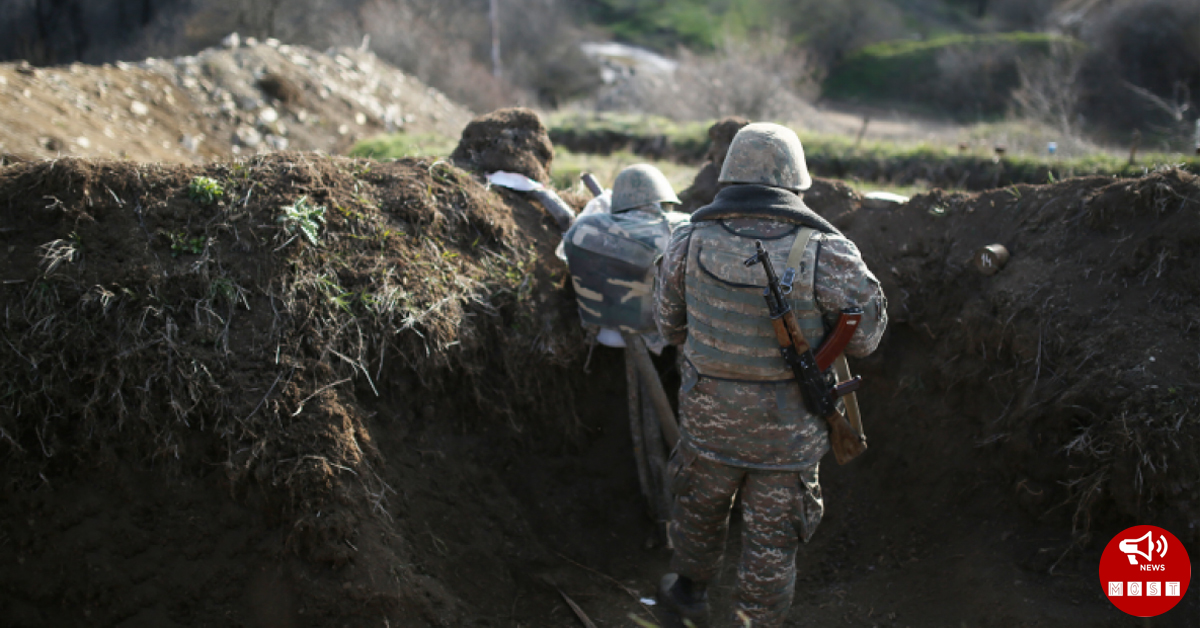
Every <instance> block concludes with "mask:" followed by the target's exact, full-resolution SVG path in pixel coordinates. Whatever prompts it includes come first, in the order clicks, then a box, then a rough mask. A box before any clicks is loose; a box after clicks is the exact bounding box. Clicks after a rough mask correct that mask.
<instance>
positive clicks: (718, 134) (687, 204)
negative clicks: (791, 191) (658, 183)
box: [679, 116, 750, 214]
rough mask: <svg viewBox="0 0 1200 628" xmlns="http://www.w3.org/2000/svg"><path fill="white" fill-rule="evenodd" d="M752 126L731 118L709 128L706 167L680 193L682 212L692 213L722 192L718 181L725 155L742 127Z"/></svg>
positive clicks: (740, 118)
mask: <svg viewBox="0 0 1200 628" xmlns="http://www.w3.org/2000/svg"><path fill="white" fill-rule="evenodd" d="M747 124H750V121H749V120H747V119H746V118H742V117H739V116H729V117H727V118H723V119H721V120H718V121H716V122H715V123H713V125H712V126H710V127H708V152H707V153H706V154H705V155H704V158H705V162H704V165H702V166H700V171H699V172H697V173H696V178H695V180H693V181H692V184H691V185H690V186H688V188H687V189H686V190H684V191H682V192H680V193H679V198H680V200H682V201H683V203H682V204H681V205H680V211H684V212H687V213H689V214H690V213H692V212H694V211H696V210H697V209H700V208H701V207H704V206H705V205H708V204H709V203H711V202H712V200H713V198H714V197H716V195H717V192H719V191H720V189H721V188H720V185H719V184H718V183H717V179H718V178H719V177H720V176H721V167H722V166H723V165H725V154H726V153H728V152H729V145H730V144H731V143H733V137H734V136H735V135H737V132H738V131H740V130H741V128H742V127H744V126H746V125H747Z"/></svg>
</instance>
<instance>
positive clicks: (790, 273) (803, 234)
mask: <svg viewBox="0 0 1200 628" xmlns="http://www.w3.org/2000/svg"><path fill="white" fill-rule="evenodd" d="M814 233H816V230H815V229H813V228H812V227H804V228H802V229H800V231H799V232H798V233H796V239H795V240H793V241H792V250H791V251H788V257H787V264H786V265H785V266H784V267H783V277H782V278H781V279H780V283H782V284H783V287H784V288H785V290H786V291H787V292H786V293H790V292H791V291H792V284H793V283H794V282H795V281H796V275H797V273H799V272H800V256H801V255H804V249H805V247H807V246H808V241H809V240H811V239H812V237H813V234H814ZM786 293H785V294H786Z"/></svg>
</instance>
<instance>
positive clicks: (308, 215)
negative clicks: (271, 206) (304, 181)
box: [275, 196, 325, 246]
mask: <svg viewBox="0 0 1200 628" xmlns="http://www.w3.org/2000/svg"><path fill="white" fill-rule="evenodd" d="M275 220H276V221H277V222H279V223H281V224H282V225H283V229H284V231H286V232H287V233H288V235H290V236H293V237H295V236H296V235H297V234H296V232H297V231H299V232H300V233H303V234H304V237H306V238H308V241H309V242H311V243H312V245H313V246H320V245H321V242H320V241H319V240H317V233H318V231H319V230H320V228H321V225H324V224H325V206H324V205H313V204H312V203H310V202H309V200H308V197H307V196H301V197H300V198H298V199H296V202H295V203H292V204H291V205H287V206H285V207H284V208H283V214H281V215H280V216H279V217H278V218H276V219H275ZM317 223H320V224H317Z"/></svg>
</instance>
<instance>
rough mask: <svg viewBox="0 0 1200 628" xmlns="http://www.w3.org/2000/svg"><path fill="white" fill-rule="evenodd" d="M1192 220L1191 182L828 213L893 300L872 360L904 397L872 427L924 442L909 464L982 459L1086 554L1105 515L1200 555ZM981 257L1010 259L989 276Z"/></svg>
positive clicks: (1063, 186) (1072, 186)
mask: <svg viewBox="0 0 1200 628" xmlns="http://www.w3.org/2000/svg"><path fill="white" fill-rule="evenodd" d="M815 206H816V207H817V208H818V209H821V208H822V206H821V205H819V204H816V205H815ZM1198 211H1200V177H1197V176H1196V175H1193V174H1190V173H1188V172H1186V171H1183V170H1166V171H1162V172H1157V173H1153V174H1151V175H1148V176H1146V177H1143V178H1140V179H1134V180H1127V181H1116V182H1114V181H1113V180H1112V179H1108V178H1101V177H1095V178H1084V179H1073V180H1068V181H1066V182H1063V183H1059V184H1056V185H1041V186H1034V185H1018V186H1012V187H1009V188H1004V189H999V190H993V191H989V192H985V193H982V194H978V195H970V196H969V195H964V194H947V193H944V192H941V191H939V190H935V191H934V192H932V193H929V194H922V195H919V196H916V197H914V198H913V199H912V200H911V201H910V202H909V203H907V204H905V205H902V206H899V208H898V209H867V208H865V207H855V206H845V205H844V206H843V207H842V209H841V210H836V209H835V210H834V211H831V212H829V213H828V214H827V217H829V218H830V219H831V220H832V222H833V223H834V224H835V225H837V226H839V227H840V228H842V229H844V230H845V231H846V233H847V235H849V236H850V237H851V238H852V239H853V240H854V241H855V242H856V243H857V244H858V246H859V247H860V249H861V250H862V252H863V255H864V258H865V259H867V260H869V261H870V263H871V264H872V266H873V268H874V269H875V271H876V272H877V274H878V275H879V278H880V279H881V280H882V281H883V285H884V289H885V291H886V293H887V295H888V297H889V300H890V303H889V313H890V316H891V318H892V321H893V322H892V326H891V329H890V331H889V334H890V338H889V339H888V341H887V346H886V347H885V351H883V352H882V355H883V356H885V357H875V358H871V359H870V360H868V362H869V363H871V364H875V365H877V366H874V367H871V368H879V369H883V372H882V373H881V377H880V378H879V379H881V380H882V382H881V384H880V388H881V389H882V390H881V391H880V392H881V393H884V394H885V395H891V396H892V397H895V398H897V399H900V400H907V401H901V402H900V403H897V402H896V401H891V402H886V403H885V402H883V401H882V400H880V401H879V402H877V403H878V404H879V406H878V407H880V409H881V410H882V409H883V408H890V409H895V411H891V410H884V411H883V414H884V416H883V417H881V420H882V421H883V422H886V423H889V424H891V423H892V422H893V421H894V422H895V425H896V426H897V427H896V428H895V429H900V426H902V425H906V426H907V427H906V428H904V429H913V430H919V431H922V432H926V433H928V434H929V440H928V441H927V442H926V443H925V444H924V445H923V446H921V447H919V448H916V449H910V450H908V451H906V452H905V455H910V456H917V457H941V456H942V455H944V454H943V450H944V448H945V447H947V446H948V444H949V443H955V444H956V445H957V446H959V447H961V448H962V450H963V451H964V452H966V451H969V452H971V454H970V457H977V456H979V455H980V454H990V455H989V456H987V457H986V458H978V459H987V460H990V461H991V462H992V463H993V464H994V466H995V468H996V470H997V471H998V472H999V473H1000V474H1001V476H1003V477H1004V481H1006V482H1007V483H1009V485H1010V486H1011V487H1012V491H1013V496H1014V497H1015V498H1016V499H1017V501H1018V502H1019V503H1020V504H1021V506H1022V508H1024V509H1025V510H1027V511H1028V513H1029V514H1031V515H1034V516H1036V517H1049V518H1051V519H1052V520H1057V519H1065V523H1066V524H1068V525H1070V526H1071V527H1072V529H1073V530H1074V531H1075V532H1076V533H1077V535H1078V536H1079V538H1080V539H1081V542H1082V540H1083V539H1087V538H1088V533H1089V532H1090V531H1091V529H1092V527H1093V522H1094V521H1096V520H1097V519H1099V520H1101V521H1104V522H1105V523H1106V524H1112V523H1113V522H1116V521H1120V522H1130V523H1131V524H1132V522H1134V521H1159V522H1163V523H1164V524H1169V525H1170V526H1171V527H1172V529H1174V530H1176V531H1177V534H1178V535H1179V536H1180V538H1185V537H1186V541H1185V542H1188V543H1190V544H1191V545H1192V546H1193V547H1195V546H1196V545H1197V544H1198V543H1200V503H1197V501H1196V499H1195V496H1196V495H1197V491H1200V456H1198V454H1197V452H1200V381H1198V380H1197V379H1196V376H1195V374H1196V373H1197V372H1198V369H1200V354H1197V353H1196V351H1195V346H1196V344H1195V342H1196V340H1198V339H1200V319H1198V318H1197V317H1196V316H1195V314H1194V312H1195V311H1196V308H1197V307H1198V306H1200V282H1198V280H1197V273H1198V272H1200V256H1198V255H1197V250H1198V248H1197V245H1200V221H1198V220H1197V216H1198ZM991 244H1001V245H1003V246H1004V247H1006V248H1007V250H1008V251H1009V252H1010V254H1011V259H1010V261H1008V263H1007V265H1006V266H1004V267H1003V268H1002V269H1001V270H999V272H996V273H995V274H994V275H991V276H988V275H985V274H983V273H981V272H980V271H979V270H978V268H977V267H976V265H975V264H974V263H973V261H974V258H975V256H976V254H977V252H978V251H979V250H980V249H981V248H982V247H984V246H986V245H991ZM918 399H929V400H931V401H928V402H918V401H917V400H918ZM932 400H936V401H935V402H934V401H932ZM872 405H873V406H874V404H872ZM935 434H936V435H937V436H936V437H934V435H935ZM885 455H886V454H885ZM959 456H963V455H962V454H957V455H951V456H950V459H951V460H959ZM961 462H962V463H963V464H964V465H969V464H970V463H969V462H968V460H967V459H966V457H965V456H964V457H962V458H961Z"/></svg>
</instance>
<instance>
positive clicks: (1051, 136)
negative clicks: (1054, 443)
mask: <svg viewBox="0 0 1200 628" xmlns="http://www.w3.org/2000/svg"><path fill="white" fill-rule="evenodd" d="M711 124H712V121H705V122H694V123H676V122H672V121H670V120H665V119H661V118H654V117H650V116H633V115H619V114H601V115H596V114H578V113H560V114H554V115H551V116H550V117H549V126H550V133H551V136H552V137H556V138H557V139H556V142H555V143H556V147H555V151H556V154H557V155H559V158H558V161H557V162H556V163H555V166H554V171H555V172H554V177H555V183H556V185H559V186H560V187H562V186H566V185H570V184H573V181H574V178H575V177H576V176H577V174H578V172H580V171H583V170H591V171H593V172H594V173H596V174H597V176H601V175H603V174H605V173H609V172H611V173H612V174H613V175H615V173H616V171H618V170H619V169H620V168H621V167H624V166H626V165H630V164H633V163H639V162H643V161H647V162H649V163H653V164H655V165H656V166H658V167H659V169H661V170H663V172H664V173H667V176H668V178H669V179H671V182H672V184H673V185H675V186H676V189H677V190H680V189H682V188H683V187H686V186H687V185H690V183H691V178H692V177H694V176H695V172H696V170H697V168H698V164H697V165H693V166H690V167H689V166H680V165H675V164H673V163H671V162H670V161H665V160H659V161H654V160H649V159H647V158H646V157H644V156H639V155H637V154H635V153H634V152H631V148H630V147H634V146H636V145H638V143H639V141H640V140H645V139H646V138H648V137H655V136H662V137H665V138H666V140H667V142H668V143H669V146H667V147H666V150H665V154H667V155H668V156H671V157H672V158H675V159H680V158H682V159H684V160H686V161H691V162H692V163H696V162H697V161H698V160H699V159H700V158H701V157H702V156H703V154H704V149H705V148H706V147H707V145H708V136H707V130H708V127H709V126H710V125H711ZM798 134H799V136H800V139H801V142H802V143H803V144H804V151H805V156H806V158H807V161H808V166H809V168H810V169H811V170H812V171H813V172H814V173H815V174H816V175H817V176H822V177H827V178H836V179H844V180H847V181H848V182H851V183H852V185H853V186H854V187H856V188H858V189H862V190H880V189H882V190H887V191H895V192H897V193H900V194H911V193H912V192H913V191H920V190H923V189H925V188H927V187H929V186H930V185H935V186H937V187H943V188H951V187H955V186H956V184H957V182H958V181H960V180H964V179H963V176H964V175H967V174H969V173H974V175H976V176H974V177H973V178H970V177H969V178H968V184H970V185H973V186H974V188H975V189H979V185H980V183H978V182H979V181H980V180H981V179H985V178H986V177H980V176H978V175H979V174H980V173H981V172H982V173H984V174H987V173H988V172H990V171H991V170H993V169H995V168H1001V167H1002V168H1003V171H1002V176H1000V177H999V178H998V179H997V180H998V181H999V182H1000V184H1001V185H1004V184H1007V183H1034V184H1040V183H1047V182H1050V181H1051V180H1060V179H1063V178H1067V177H1072V176H1086V175H1103V176H1119V177H1133V176H1140V175H1142V174H1144V173H1145V172H1146V171H1147V170H1153V169H1155V168H1159V167H1163V166H1172V165H1182V166H1183V167H1184V168H1186V169H1188V170H1190V171H1192V172H1200V157H1196V156H1191V155H1183V154H1181V153H1154V152H1143V153H1139V154H1138V156H1137V160H1136V162H1135V163H1134V164H1133V165H1132V166H1131V165H1130V164H1129V163H1128V154H1127V153H1121V152H1119V151H1118V152H1113V151H1109V150H1105V149H1102V148H1100V147H1097V146H1095V145H1092V144H1089V143H1087V142H1082V141H1078V140H1069V139H1066V140H1064V139H1062V138H1057V140H1056V134H1055V133H1054V132H1053V131H1052V130H1049V129H1046V128H1042V127H1037V126H1036V125H1032V124H1029V123H1026V122H1022V121H1009V122H1001V123H988V124H977V125H972V126H968V127H964V134H963V137H962V141H965V142H967V148H966V150H962V151H960V150H959V147H958V143H957V142H953V143H951V142H947V143H927V142H912V141H877V140H870V139H868V140H865V141H863V142H862V143H860V144H858V145H856V144H855V142H854V138H853V137H850V136H846V135H833V134H818V133H810V132H805V131H798ZM614 137H615V138H618V139H619V140H620V142H623V143H624V144H623V148H622V149H620V150H618V151H617V152H615V153H614V154H612V155H610V156H608V157H601V156H598V155H592V154H581V153H578V152H575V151H572V150H571V149H570V148H568V146H572V147H574V148H575V150H576V151H578V150H580V149H581V147H586V146H587V145H588V143H589V141H591V142H595V141H598V140H596V138H599V139H600V140H603V139H604V138H614ZM589 138H590V139H589ZM1047 141H1058V143H1059V147H1060V152H1059V154H1058V155H1054V156H1051V155H1048V154H1046V152H1045V151H1046V142H1047ZM574 142H578V143H574ZM996 144H1003V145H1005V146H1006V147H1007V149H1008V151H1007V153H1006V155H1005V157H1004V158H1003V159H1001V160H1000V161H999V162H994V160H993V156H994V153H993V147H994V146H995V145H996ZM923 171H930V172H933V173H935V174H940V175H944V176H942V178H940V179H939V178H937V177H936V176H935V177H933V178H932V180H931V179H930V178H929V177H926V176H924V175H922V172H923ZM601 179H602V180H605V179H604V178H603V177H602V176H601ZM607 180H609V181H611V178H609V179H607ZM855 181H860V182H861V183H854V182H855ZM921 181H924V182H921ZM971 181H974V182H976V183H970V182H971ZM982 183H983V184H986V183H987V182H986V181H982Z"/></svg>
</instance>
